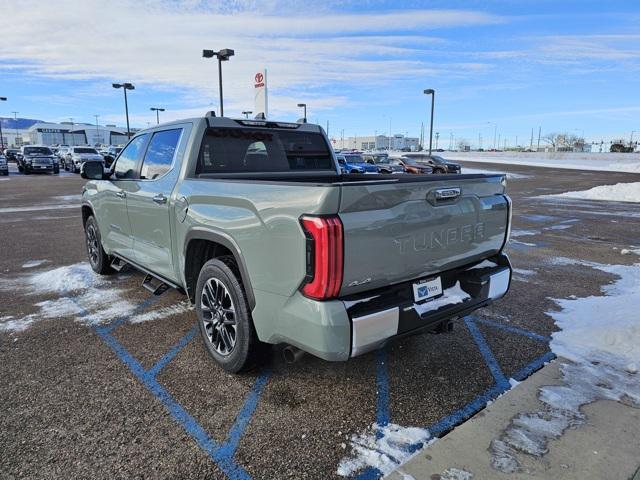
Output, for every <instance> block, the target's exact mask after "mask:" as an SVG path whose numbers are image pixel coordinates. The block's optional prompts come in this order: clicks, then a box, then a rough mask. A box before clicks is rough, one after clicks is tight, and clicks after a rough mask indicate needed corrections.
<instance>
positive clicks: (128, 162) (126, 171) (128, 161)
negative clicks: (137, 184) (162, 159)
mask: <svg viewBox="0 0 640 480" xmlns="http://www.w3.org/2000/svg"><path fill="white" fill-rule="evenodd" d="M148 137H149V134H148V133H145V134H144V135H140V136H139V137H136V138H134V139H133V140H131V142H130V143H129V145H127V146H126V147H125V149H124V150H123V151H122V153H121V154H120V156H119V157H118V161H117V162H116V168H115V170H114V173H115V176H116V178H117V179H118V180H127V179H133V178H136V176H137V172H136V164H137V162H138V158H140V153H141V152H142V148H143V147H144V145H145V144H146V143H147V138H148Z"/></svg>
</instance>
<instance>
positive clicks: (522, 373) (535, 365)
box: [511, 352, 556, 382]
mask: <svg viewBox="0 0 640 480" xmlns="http://www.w3.org/2000/svg"><path fill="white" fill-rule="evenodd" d="M555 358H556V355H555V354H554V353H553V352H547V353H545V354H544V355H542V356H541V357H540V358H538V359H536V360H534V361H533V362H531V363H530V364H528V365H526V366H524V367H523V368H521V369H520V370H518V371H517V372H516V373H514V374H513V375H512V376H511V377H512V378H513V379H514V380H517V381H519V382H521V381H522V380H524V379H525V378H527V377H529V376H531V374H533V373H534V372H536V371H537V370H540V369H541V368H542V367H544V365H545V363H549V362H550V361H551V360H554V359H555Z"/></svg>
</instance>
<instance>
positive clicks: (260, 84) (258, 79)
mask: <svg viewBox="0 0 640 480" xmlns="http://www.w3.org/2000/svg"><path fill="white" fill-rule="evenodd" d="M253 79H254V80H255V81H256V84H255V87H256V88H260V87H264V74H263V73H262V72H258V73H256V76H255V77H253Z"/></svg>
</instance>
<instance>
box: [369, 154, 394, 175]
mask: <svg viewBox="0 0 640 480" xmlns="http://www.w3.org/2000/svg"><path fill="white" fill-rule="evenodd" d="M362 157H363V158H364V160H365V161H366V162H367V163H369V164H371V165H376V166H377V167H378V171H379V172H380V173H404V166H403V165H402V164H401V163H400V162H399V161H397V160H395V159H390V158H389V155H388V154H386V153H368V154H364V155H363V156H362Z"/></svg>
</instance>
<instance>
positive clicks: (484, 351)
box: [464, 317, 509, 388]
mask: <svg viewBox="0 0 640 480" xmlns="http://www.w3.org/2000/svg"><path fill="white" fill-rule="evenodd" d="M464 323H465V324H466V325H467V328H468V329H469V332H470V333H471V336H472V337H473V340H474V341H475V342H476V345H477V346H478V349H479V350H480V354H481V355H482V358H484V362H485V363H486V364H487V367H488V368H489V371H490V372H491V375H493V378H494V379H495V381H496V384H497V385H498V387H503V388H509V380H507V377H505V376H504V373H502V369H501V368H500V365H498V361H497V360H496V357H494V355H493V352H492V351H491V348H489V345H488V344H487V341H486V340H485V338H484V336H483V335H482V333H481V332H480V329H479V328H478V326H477V325H476V324H475V323H474V321H473V319H472V318H471V317H465V319H464Z"/></svg>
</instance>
